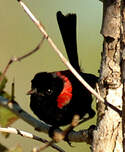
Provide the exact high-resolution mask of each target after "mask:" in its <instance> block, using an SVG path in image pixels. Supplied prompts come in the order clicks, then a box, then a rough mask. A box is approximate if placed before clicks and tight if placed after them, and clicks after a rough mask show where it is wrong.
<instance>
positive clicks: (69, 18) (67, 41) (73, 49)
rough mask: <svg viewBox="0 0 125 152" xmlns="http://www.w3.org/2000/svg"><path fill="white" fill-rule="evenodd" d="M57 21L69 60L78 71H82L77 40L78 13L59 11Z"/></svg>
mask: <svg viewBox="0 0 125 152" xmlns="http://www.w3.org/2000/svg"><path fill="white" fill-rule="evenodd" d="M57 21H58V25H59V28H60V32H61V35H62V39H63V42H64V45H65V48H66V52H67V55H68V58H69V61H70V63H71V64H72V66H73V67H74V68H75V69H76V70H77V71H80V66H79V61H78V54H77V42H76V14H68V15H66V16H64V15H63V14H62V13H61V12H60V11H59V12H57Z"/></svg>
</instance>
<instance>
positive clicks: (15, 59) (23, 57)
mask: <svg viewBox="0 0 125 152" xmlns="http://www.w3.org/2000/svg"><path fill="white" fill-rule="evenodd" d="M43 41H44V37H43V38H42V40H41V41H40V43H39V44H38V45H37V46H36V48H35V49H33V50H31V51H30V52H28V53H26V54H25V55H23V56H20V57H13V58H11V59H10V60H9V62H8V64H7V65H6V67H5V69H4V70H3V72H2V74H1V76H0V83H1V82H2V81H3V78H4V76H5V75H6V72H7V70H8V69H9V67H10V65H11V64H12V63H13V62H17V61H21V60H23V59H25V58H26V57H28V56H30V55H32V54H33V53H35V52H36V51H37V50H39V49H40V47H41V45H42V43H43Z"/></svg>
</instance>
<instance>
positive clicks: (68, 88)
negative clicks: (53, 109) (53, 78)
mask: <svg viewBox="0 0 125 152" xmlns="http://www.w3.org/2000/svg"><path fill="white" fill-rule="evenodd" d="M56 74H57V76H59V77H60V78H61V79H63V80H64V87H63V90H62V91H61V93H60V94H59V96H58V98H57V106H58V108H60V109H61V108H63V107H64V106H65V105H67V104H68V103H69V102H70V100H71V99H72V84H71V82H70V81H69V79H68V77H66V76H65V75H63V74H62V73H61V72H57V73H56Z"/></svg>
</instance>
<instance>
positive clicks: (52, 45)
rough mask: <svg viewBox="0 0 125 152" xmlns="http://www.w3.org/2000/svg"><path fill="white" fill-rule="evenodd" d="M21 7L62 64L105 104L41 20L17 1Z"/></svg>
mask: <svg viewBox="0 0 125 152" xmlns="http://www.w3.org/2000/svg"><path fill="white" fill-rule="evenodd" d="M17 1H18V2H19V3H20V5H21V6H22V7H23V9H24V11H25V12H26V14H27V15H28V16H29V17H30V19H31V20H32V21H33V22H34V23H35V25H36V26H37V27H38V29H39V30H40V32H41V33H42V34H43V35H44V37H45V38H46V39H47V40H48V42H49V44H50V45H51V47H52V48H53V49H54V50H55V52H56V53H57V54H58V56H59V57H60V59H61V60H62V62H63V63H64V64H65V65H66V66H67V67H68V69H69V70H70V71H71V72H72V73H73V74H74V75H75V76H76V78H77V79H78V80H79V81H80V82H81V83H82V84H83V85H84V86H85V87H86V88H87V89H88V90H89V91H90V92H91V93H92V94H93V95H94V96H95V97H96V98H97V99H98V100H100V101H102V102H104V99H103V98H102V97H101V96H100V95H98V93H97V92H96V91H95V90H94V89H93V88H92V87H91V86H90V85H89V84H88V83H87V82H86V81H85V80H84V79H83V78H82V77H81V76H80V75H79V74H78V72H77V71H76V70H75V69H74V68H73V66H72V65H71V64H70V63H69V61H68V60H67V59H66V58H65V57H64V56H63V54H62V53H61V52H60V50H59V49H58V48H57V46H56V45H55V43H54V42H53V41H52V39H51V38H50V37H49V35H48V34H47V32H46V31H45V29H44V27H43V26H42V24H41V23H40V21H39V20H37V19H36V17H35V16H34V15H33V14H32V12H31V11H30V10H29V8H28V7H27V6H26V5H25V4H24V3H23V2H22V1H21V0H17Z"/></svg>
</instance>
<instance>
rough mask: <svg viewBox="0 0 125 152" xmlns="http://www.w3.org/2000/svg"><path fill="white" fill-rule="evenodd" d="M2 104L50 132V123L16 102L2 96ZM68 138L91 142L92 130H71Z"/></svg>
mask: <svg viewBox="0 0 125 152" xmlns="http://www.w3.org/2000/svg"><path fill="white" fill-rule="evenodd" d="M0 105H2V106H4V107H5V108H7V109H9V110H11V111H12V112H13V113H15V114H16V115H17V116H19V117H20V118H21V119H22V120H24V121H25V122H27V123H28V124H30V125H31V126H32V127H34V128H35V129H36V130H37V131H41V132H44V133H47V134H48V131H49V128H50V125H48V124H46V123H44V122H42V121H40V120H37V119H36V118H34V117H32V116H31V115H30V114H28V113H27V112H26V111H24V110H23V109H22V108H21V107H20V106H19V104H17V103H16V102H9V101H8V99H6V98H4V97H2V96H0ZM68 140H69V141H71V142H87V143H89V141H90V140H91V139H90V131H89V130H87V129H86V130H80V131H70V133H69V135H68Z"/></svg>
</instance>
